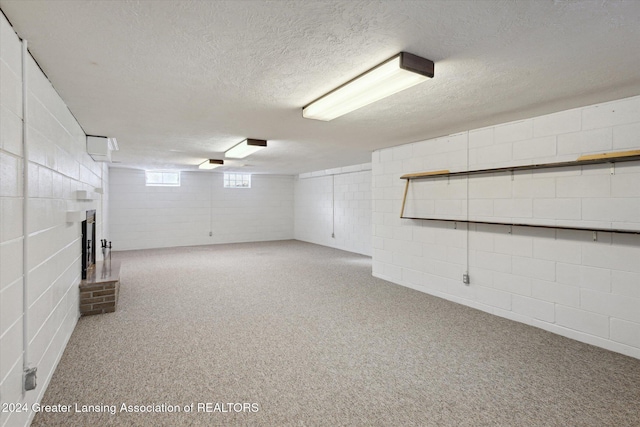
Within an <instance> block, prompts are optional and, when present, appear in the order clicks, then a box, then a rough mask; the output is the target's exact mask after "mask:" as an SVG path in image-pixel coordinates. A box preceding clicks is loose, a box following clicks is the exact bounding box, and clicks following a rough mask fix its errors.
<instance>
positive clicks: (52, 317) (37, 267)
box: [0, 14, 107, 426]
mask: <svg viewBox="0 0 640 427" xmlns="http://www.w3.org/2000/svg"><path fill="white" fill-rule="evenodd" d="M27 82H28V85H27V86H28V89H29V93H28V98H27V101H28V102H27V104H28V110H27V124H28V129H27V138H28V144H29V147H30V148H29V189H28V190H29V211H30V217H29V221H28V224H27V225H28V239H29V254H28V278H29V280H28V287H27V288H28V289H27V290H28V306H29V309H28V316H27V318H28V324H29V328H28V340H29V361H30V365H31V366H35V367H37V368H38V373H37V376H38V387H37V388H36V389H35V390H33V391H29V392H26V394H23V390H22V389H23V387H22V371H23V354H22V348H23V342H22V330H23V313H22V305H23V298H22V295H23V269H22V259H23V257H22V251H23V237H24V236H23V233H22V223H23V222H22V202H23V200H22V188H23V186H22V181H23V174H22V171H23V160H24V159H23V150H22V133H23V132H22V126H23V118H22V115H23V114H22V66H21V43H20V40H19V39H18V37H17V36H16V34H15V33H14V32H13V29H12V28H11V26H10V25H9V23H8V22H7V21H6V19H5V17H4V15H1V14H0V84H1V93H0V115H1V116H0V117H1V120H0V135H1V140H0V141H1V142H0V173H1V175H0V207H1V215H0V222H1V227H0V396H1V398H0V401H2V402H14V403H18V402H25V403H27V404H29V405H31V404H32V403H34V402H36V401H39V400H40V398H41V396H42V395H43V393H44V391H45V389H46V385H47V384H48V382H49V380H50V378H51V375H52V373H53V371H54V369H55V367H56V365H57V363H58V361H59V358H60V357H61V355H62V352H63V350H64V348H65V346H66V343H67V340H68V339H69V337H70V335H71V333H72V331H73V329H74V327H75V324H76V321H77V319H78V316H79V310H78V284H79V282H80V274H81V272H80V269H81V261H80V258H81V230H80V223H74V224H69V223H67V222H66V211H67V210H87V209H96V210H97V215H98V222H99V224H98V225H97V229H98V238H100V237H101V235H102V230H103V228H105V227H106V223H105V222H103V221H104V220H105V218H104V215H103V211H102V208H101V201H100V200H98V201H91V202H87V201H76V200H75V191H76V190H88V191H93V190H94V189H95V188H99V187H103V186H104V185H105V184H104V182H105V181H106V179H107V169H106V167H104V166H103V165H102V164H99V163H95V162H93V160H91V158H90V157H89V156H88V155H87V154H86V149H85V147H86V142H85V134H84V132H83V131H82V129H81V128H80V126H79V125H78V123H77V122H76V120H75V119H74V117H73V116H72V114H71V113H70V112H69V110H68V108H67V107H66V105H65V104H64V102H63V101H62V99H61V98H60V97H59V96H58V94H57V93H56V91H55V90H54V89H53V87H52V86H51V84H50V83H49V81H48V80H47V78H46V77H45V76H44V75H43V74H42V72H41V71H40V69H39V68H38V66H37V65H36V63H35V61H33V59H32V58H31V57H29V59H28V66H27ZM33 415H34V414H33V412H28V413H6V412H0V426H21V425H27V424H28V423H29V422H30V417H32V416H33Z"/></svg>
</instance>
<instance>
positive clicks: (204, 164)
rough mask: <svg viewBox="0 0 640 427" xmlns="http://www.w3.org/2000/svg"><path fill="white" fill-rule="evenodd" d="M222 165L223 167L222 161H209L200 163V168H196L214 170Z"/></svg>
mask: <svg viewBox="0 0 640 427" xmlns="http://www.w3.org/2000/svg"><path fill="white" fill-rule="evenodd" d="M222 165H224V160H216V159H209V160H205V161H204V162H202V163H200V166H198V168H200V169H215V168H219V167H220V166H222Z"/></svg>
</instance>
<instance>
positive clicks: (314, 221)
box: [294, 163, 371, 256]
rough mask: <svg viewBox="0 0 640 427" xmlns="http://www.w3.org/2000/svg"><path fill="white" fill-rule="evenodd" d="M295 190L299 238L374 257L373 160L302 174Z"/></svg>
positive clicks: (296, 229) (296, 231) (296, 221)
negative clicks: (372, 237) (372, 221)
mask: <svg viewBox="0 0 640 427" xmlns="http://www.w3.org/2000/svg"><path fill="white" fill-rule="evenodd" d="M294 191H295V197H294V200H295V202H294V204H295V224H294V234H295V238H296V239H297V240H302V241H305V242H310V243H315V244H318V245H323V246H329V247H332V248H337V249H342V250H344V251H349V252H355V253H359V254H363V255H368V256H371V164H370V163H365V164H360V165H352V166H345V167H341V168H335V169H327V170H321V171H315V172H309V173H304V174H300V175H298V176H297V178H296V180H295V186H294ZM332 235H333V237H332Z"/></svg>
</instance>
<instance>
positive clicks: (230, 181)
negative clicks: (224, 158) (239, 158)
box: [224, 173, 251, 188]
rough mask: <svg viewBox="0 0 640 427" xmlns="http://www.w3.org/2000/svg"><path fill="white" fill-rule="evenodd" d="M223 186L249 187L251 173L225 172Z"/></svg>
mask: <svg viewBox="0 0 640 427" xmlns="http://www.w3.org/2000/svg"><path fill="white" fill-rule="evenodd" d="M224 188H251V175H250V174H248V173H225V174H224Z"/></svg>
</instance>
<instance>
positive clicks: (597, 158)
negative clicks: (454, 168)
mask: <svg viewBox="0 0 640 427" xmlns="http://www.w3.org/2000/svg"><path fill="white" fill-rule="evenodd" d="M634 160H640V150H633V151H618V152H615V153H600V154H588V155H584V156H580V157H579V158H578V159H577V160H570V161H566V162H556V163H540V164H533V165H523V166H506V167H501V168H489V169H474V170H468V171H459V172H449V171H448V170H439V171H429V172H417V173H409V174H405V175H402V176H401V177H400V179H408V180H411V179H422V178H425V179H426V178H432V177H437V176H456V175H477V174H483V173H493V172H512V171H518V170H531V169H550V168H561V167H567V166H583V165H591V164H598V163H616V162H631V161H634Z"/></svg>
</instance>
